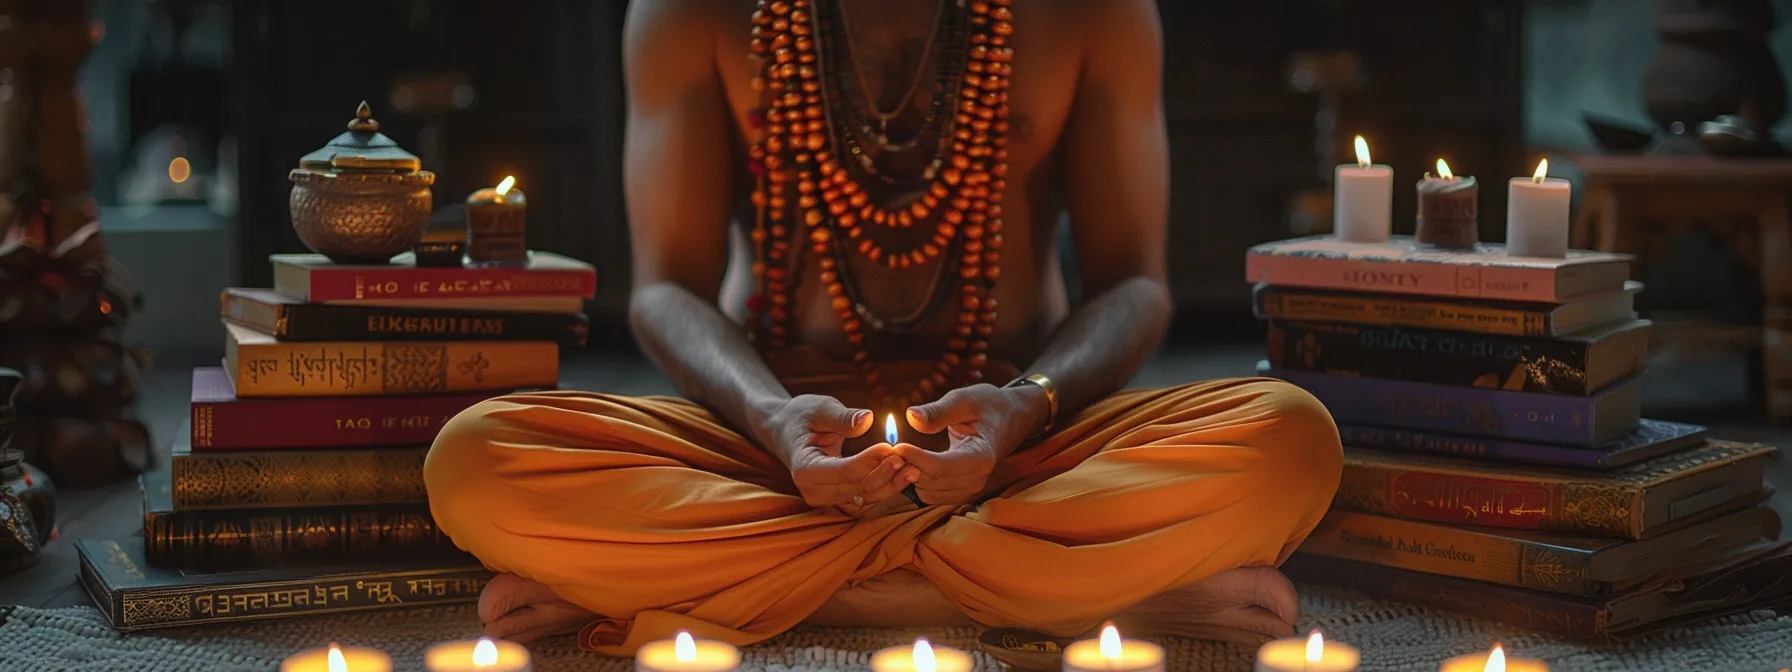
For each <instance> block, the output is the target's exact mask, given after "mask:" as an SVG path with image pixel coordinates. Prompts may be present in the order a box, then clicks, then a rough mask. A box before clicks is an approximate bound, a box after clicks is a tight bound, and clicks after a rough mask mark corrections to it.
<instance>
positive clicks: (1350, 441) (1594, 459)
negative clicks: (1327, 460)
mask: <svg viewBox="0 0 1792 672" xmlns="http://www.w3.org/2000/svg"><path fill="white" fill-rule="evenodd" d="M1338 437H1339V438H1340V439H1342V440H1343V443H1344V445H1346V446H1361V447H1364V448H1386V449H1390V450H1404V451H1413V452H1421V453H1435V454H1438V455H1452V456H1458V457H1473V458H1486V459H1490V460H1500V461H1506V462H1521V463H1524V464H1537V465H1546V466H1558V467H1574V468H1581V469H1605V468H1607V467H1608V466H1609V465H1608V464H1607V459H1606V455H1607V454H1606V452H1605V451H1602V450H1591V449H1587V448H1569V447H1566V446H1552V445H1548V444H1541V443H1520V442H1517V441H1501V440H1498V439H1486V438H1475V437H1464V436H1450V435H1446V434H1436V433H1432V432H1419V431H1411V430H1405V429H1388V428H1384V427H1368V426H1364V425H1338Z"/></svg>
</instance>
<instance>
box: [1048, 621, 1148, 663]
mask: <svg viewBox="0 0 1792 672" xmlns="http://www.w3.org/2000/svg"><path fill="white" fill-rule="evenodd" d="M1163 669H1164V649H1163V647H1161V646H1158V645H1156V644H1152V643H1151V642H1146V641H1141V640H1137V639H1121V638H1120V629H1119V628H1116V627H1114V624H1112V623H1109V624H1107V625H1103V626H1101V636H1100V637H1097V638H1095V639H1085V640H1081V641H1077V642H1072V643H1071V644H1070V646H1067V647H1064V672H1095V671H1096V670H1101V671H1103V672H1121V671H1124V672H1163Z"/></svg>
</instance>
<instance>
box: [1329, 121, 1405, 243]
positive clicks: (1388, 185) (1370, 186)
mask: <svg viewBox="0 0 1792 672" xmlns="http://www.w3.org/2000/svg"><path fill="white" fill-rule="evenodd" d="M1332 192H1333V194H1334V195H1333V196H1332V232H1333V235H1335V236H1337V238H1338V239H1339V240H1345V241H1350V242H1353V243H1380V242H1385V241H1387V239H1388V231H1389V229H1390V227H1392V226H1393V217H1394V215H1393V212H1394V206H1393V203H1394V169H1393V168H1389V167H1387V166H1378V165H1374V164H1371V163H1370V162H1369V143H1368V141H1365V140H1363V136H1360V135H1359V136H1356V165H1354V166H1353V165H1350V164H1347V163H1346V164H1340V165H1339V166H1338V169H1337V171H1336V172H1334V173H1333V175H1332Z"/></svg>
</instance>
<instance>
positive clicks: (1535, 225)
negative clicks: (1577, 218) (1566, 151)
mask: <svg viewBox="0 0 1792 672" xmlns="http://www.w3.org/2000/svg"><path fill="white" fill-rule="evenodd" d="M1548 175H1549V159H1544V160H1542V161H1541V162H1538V163H1537V172H1536V173H1535V174H1532V175H1531V176H1530V177H1528V178H1525V177H1514V178H1512V181H1511V182H1508V183H1507V185H1506V186H1507V191H1506V254H1508V255H1510V256H1514V257H1554V258H1558V259H1559V258H1561V257H1566V256H1568V203H1569V201H1570V200H1571V197H1572V196H1573V189H1572V187H1570V186H1569V185H1568V181H1567V180H1564V179H1562V178H1559V177H1549V176H1548Z"/></svg>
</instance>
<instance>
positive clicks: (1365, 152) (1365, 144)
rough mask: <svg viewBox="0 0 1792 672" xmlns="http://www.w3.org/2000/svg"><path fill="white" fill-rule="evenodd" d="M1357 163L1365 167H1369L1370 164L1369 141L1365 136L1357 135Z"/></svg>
mask: <svg viewBox="0 0 1792 672" xmlns="http://www.w3.org/2000/svg"><path fill="white" fill-rule="evenodd" d="M1356 165H1358V166H1362V167H1364V168H1368V167H1369V165H1370V164H1369V141H1367V140H1364V139H1363V136H1360V135H1359V136H1356Z"/></svg>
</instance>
